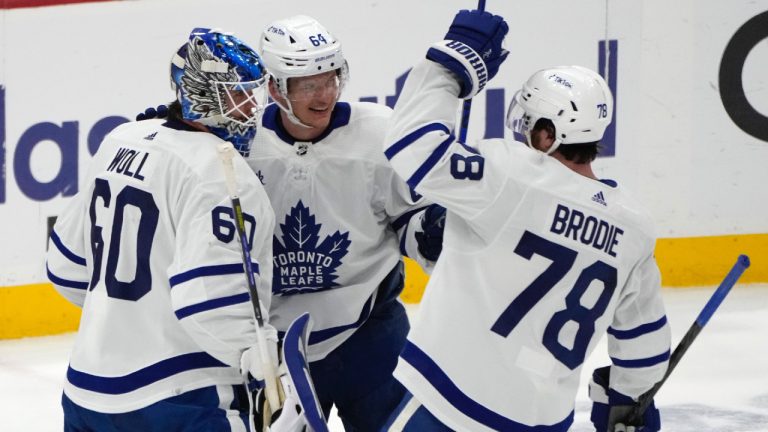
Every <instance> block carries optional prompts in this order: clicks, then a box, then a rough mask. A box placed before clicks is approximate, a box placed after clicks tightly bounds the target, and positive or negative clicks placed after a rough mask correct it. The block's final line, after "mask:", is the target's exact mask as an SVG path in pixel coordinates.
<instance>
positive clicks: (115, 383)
mask: <svg viewBox="0 0 768 432" xmlns="http://www.w3.org/2000/svg"><path fill="white" fill-rule="evenodd" d="M211 367H228V366H227V365H226V364H224V363H222V362H220V361H219V360H216V359H215V358H213V357H212V356H211V355H210V354H208V353H205V352H197V353H189V354H182V355H180V356H176V357H171V358H169V359H165V360H163V361H160V362H157V363H155V364H153V365H150V366H147V367H145V368H143V369H139V370H137V371H136V372H132V373H130V374H128V375H124V376H119V377H102V376H97V375H91V374H88V373H85V372H80V371H78V370H75V369H73V368H72V366H70V367H69V369H68V370H67V381H69V382H70V383H71V384H72V385H74V386H75V387H79V388H81V389H83V390H89V391H93V392H97V393H103V394H113V395H115V394H123V393H128V392H131V391H134V390H137V389H140V388H142V387H146V386H148V385H150V384H152V383H155V382H157V381H160V380H163V379H166V378H168V377H170V376H173V375H176V374H179V373H182V372H186V371H191V370H194V369H204V368H211Z"/></svg>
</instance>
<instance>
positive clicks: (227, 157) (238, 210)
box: [218, 142, 280, 413]
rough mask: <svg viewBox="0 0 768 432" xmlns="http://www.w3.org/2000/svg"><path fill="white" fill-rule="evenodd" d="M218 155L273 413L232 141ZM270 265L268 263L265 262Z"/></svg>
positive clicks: (274, 394)
mask: <svg viewBox="0 0 768 432" xmlns="http://www.w3.org/2000/svg"><path fill="white" fill-rule="evenodd" d="M218 150H219V158H221V163H222V165H223V167H224V178H225V180H226V182H227V191H228V192H229V198H230V200H232V211H233V213H234V217H235V226H236V227H237V234H238V237H240V251H241V252H242V258H243V270H244V271H245V280H246V281H247V282H248V292H249V293H250V297H251V305H253V314H254V316H255V317H256V343H257V345H258V346H259V355H260V356H261V368H262V370H263V371H264V390H265V394H266V397H267V402H268V403H269V407H270V409H271V410H272V412H273V413H274V412H275V411H277V410H278V409H280V396H279V393H278V389H277V373H276V372H275V365H274V364H272V359H271V358H270V357H269V352H268V351H267V339H266V338H265V337H264V318H263V317H262V315H261V307H260V306H259V293H258V291H257V290H256V279H254V277H253V266H252V265H251V252H250V251H249V249H248V240H247V238H246V236H245V221H244V219H243V209H242V207H240V197H239V196H238V194H237V182H236V181H235V168H234V166H233V165H232V158H234V157H235V148H234V147H233V146H232V144H230V143H228V142H226V143H221V144H219V148H218ZM267 265H272V263H267Z"/></svg>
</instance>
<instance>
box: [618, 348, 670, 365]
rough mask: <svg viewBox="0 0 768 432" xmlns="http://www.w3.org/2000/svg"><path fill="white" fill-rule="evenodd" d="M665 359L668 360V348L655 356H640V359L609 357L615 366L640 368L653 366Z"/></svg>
mask: <svg viewBox="0 0 768 432" xmlns="http://www.w3.org/2000/svg"><path fill="white" fill-rule="evenodd" d="M667 360H669V350H667V351H666V352H664V353H661V354H659V355H657V356H653V357H648V358H641V359H633V360H623V359H618V358H614V357H611V361H612V362H613V364H615V365H616V366H621V367H624V368H642V367H649V366H655V365H657V364H659V363H664V362H665V361H667Z"/></svg>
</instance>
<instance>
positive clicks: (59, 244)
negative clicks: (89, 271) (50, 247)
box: [51, 231, 85, 266]
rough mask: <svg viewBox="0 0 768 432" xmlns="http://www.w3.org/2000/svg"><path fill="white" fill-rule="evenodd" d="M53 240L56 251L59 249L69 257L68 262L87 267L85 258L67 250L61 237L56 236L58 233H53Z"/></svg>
mask: <svg viewBox="0 0 768 432" xmlns="http://www.w3.org/2000/svg"><path fill="white" fill-rule="evenodd" d="M51 240H52V241H53V244H54V245H56V249H58V250H59V252H61V254H62V255H64V256H65V257H67V259H68V260H70V261H72V262H73V263H75V264H79V265H81V266H84V265H85V258H83V257H81V256H79V255H77V254H76V253H74V252H72V251H71V250H69V249H67V247H66V246H64V243H62V242H61V239H60V238H59V235H58V234H56V231H51Z"/></svg>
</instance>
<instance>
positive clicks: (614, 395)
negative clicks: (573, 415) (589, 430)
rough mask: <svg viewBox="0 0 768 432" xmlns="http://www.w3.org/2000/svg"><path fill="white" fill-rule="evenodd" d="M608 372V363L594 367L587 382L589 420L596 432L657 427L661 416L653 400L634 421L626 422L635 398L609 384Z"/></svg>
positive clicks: (647, 431) (647, 430)
mask: <svg viewBox="0 0 768 432" xmlns="http://www.w3.org/2000/svg"><path fill="white" fill-rule="evenodd" d="M610 374H611V367H610V366H605V367H601V368H598V369H595V371H594V372H593V373H592V380H591V381H590V382H589V398H590V399H592V414H591V416H590V420H592V424H593V425H594V426H595V430H596V432H657V431H659V430H660V429H661V417H660V416H659V410H658V409H656V406H655V405H654V403H653V402H651V404H650V405H649V406H648V409H646V410H645V413H643V416H642V417H641V418H640V420H639V421H638V422H635V423H631V424H630V423H629V422H628V419H629V418H630V416H631V415H632V412H633V411H634V409H635V406H636V405H637V402H636V401H635V400H633V399H632V398H630V397H629V396H626V395H623V394H621V393H619V392H617V391H615V390H613V389H611V388H610V387H609V383H610Z"/></svg>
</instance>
